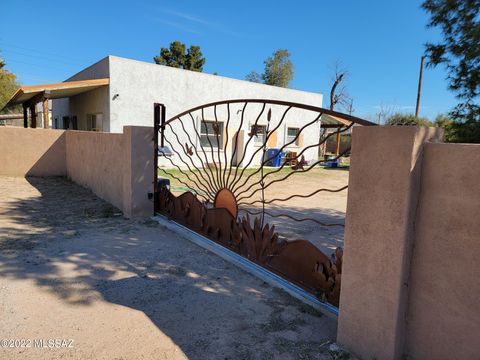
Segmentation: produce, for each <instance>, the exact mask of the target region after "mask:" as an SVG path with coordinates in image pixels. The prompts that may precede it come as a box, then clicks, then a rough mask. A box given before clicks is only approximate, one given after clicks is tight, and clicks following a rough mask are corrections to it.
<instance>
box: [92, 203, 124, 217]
mask: <svg viewBox="0 0 480 360" xmlns="http://www.w3.org/2000/svg"><path fill="white" fill-rule="evenodd" d="M119 211H120V210H118V209H116V208H115V207H113V206H112V205H110V204H102V205H99V206H95V207H91V208H87V209H84V210H83V214H84V215H85V216H86V217H87V218H100V219H105V218H111V217H114V216H119V215H121V213H120V212H119Z"/></svg>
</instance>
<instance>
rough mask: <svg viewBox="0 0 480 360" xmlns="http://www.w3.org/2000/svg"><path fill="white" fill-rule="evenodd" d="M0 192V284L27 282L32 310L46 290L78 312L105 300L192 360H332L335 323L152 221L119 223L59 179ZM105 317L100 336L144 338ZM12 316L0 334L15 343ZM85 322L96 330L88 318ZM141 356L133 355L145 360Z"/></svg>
mask: <svg viewBox="0 0 480 360" xmlns="http://www.w3.org/2000/svg"><path fill="white" fill-rule="evenodd" d="M0 189H1V190H0V191H1V192H2V193H1V195H2V197H1V199H2V200H1V202H0V217H1V219H3V220H1V223H0V225H1V226H0V282H1V284H2V285H3V284H5V285H4V286H5V287H6V288H8V286H9V284H11V283H12V282H14V281H17V282H18V281H23V280H25V281H29V282H33V284H34V287H33V290H31V291H32V293H31V294H25V295H24V296H30V297H32V299H31V300H25V301H31V302H32V303H33V304H35V301H37V300H36V297H38V298H39V299H40V298H41V296H40V294H41V293H43V292H47V293H49V294H52V295H54V297H55V298H56V299H59V300H60V301H61V303H62V304H66V305H67V306H72V305H74V306H75V307H76V308H78V307H92V306H96V304H98V303H99V302H107V303H111V304H118V305H122V306H124V307H127V308H129V309H135V310H139V311H141V312H142V313H144V314H145V315H146V316H147V317H148V319H150V321H151V322H152V323H153V324H154V325H155V326H156V328H158V330H159V331H160V332H162V333H164V334H166V335H167V336H168V337H170V338H171V339H172V341H173V342H174V343H175V344H176V345H177V346H178V347H180V349H181V351H182V352H183V353H184V354H185V355H186V356H187V357H188V358H191V359H207V358H208V359H217V358H219V359H274V358H279V357H281V358H285V359H290V358H291V359H297V358H311V359H330V358H332V356H333V355H332V354H331V353H330V352H329V351H328V345H329V344H330V343H331V342H332V341H333V340H334V337H335V334H336V322H335V321H334V320H332V319H330V318H327V317H326V316H322V314H321V313H319V312H318V311H315V310H314V309H312V308H310V307H308V306H305V305H304V304H302V303H300V302H298V301H297V300H295V299H293V298H292V297H290V296H289V295H287V294H286V293H283V292H282V291H279V290H277V289H274V288H272V287H270V286H269V285H268V284H266V283H264V282H262V281H261V280H259V279H257V278H254V277H253V276H251V275H249V274H247V273H245V272H243V271H241V270H239V269H237V268H236V267H233V266H232V265H230V264H229V263H227V262H225V261H224V260H222V259H221V258H219V257H217V256H215V255H212V254H210V253H208V252H206V251H205V250H203V249H201V248H199V247H197V246H195V245H193V244H191V243H189V242H187V241H186V240H184V239H182V238H180V237H178V236H176V235H175V234H173V233H171V232H169V231H167V230H166V229H164V228H162V227H160V226H159V225H158V224H156V223H155V222H152V221H151V220H148V219H143V220H137V221H132V220H127V219H124V218H123V217H122V216H121V214H120V213H119V211H118V210H117V209H115V208H113V207H112V206H110V205H109V204H107V203H105V202H104V201H102V200H100V199H98V198H97V197H96V196H94V195H93V194H92V193H91V192H90V191H88V190H86V189H83V188H81V187H79V186H77V185H75V184H72V183H70V182H69V181H67V180H65V179H63V178H48V179H43V178H29V179H28V182H27V181H25V180H24V179H11V178H0ZM12 291H13V290H12ZM20 295H21V294H19V296H20ZM5 301H7V300H5V299H4V302H5ZM38 301H40V300H38ZM6 306H7V307H8V306H9V305H8V304H7V305H6ZM11 306H12V309H15V306H16V305H11ZM39 306H42V310H43V311H45V310H48V309H49V308H54V307H57V306H58V305H57V303H55V302H54V303H44V304H41V303H39ZM50 310H51V309H50ZM12 311H13V312H12V314H14V312H15V310H12ZM18 311H21V309H20V310H18ZM108 311H112V314H113V315H112V321H111V323H107V324H103V326H104V328H103V331H111V332H118V334H117V335H118V337H119V338H126V337H128V336H129V332H130V331H135V335H136V336H139V337H140V338H141V337H142V336H141V335H142V333H141V332H142V331H144V330H142V324H137V323H135V324H131V326H132V329H118V328H117V327H116V320H115V319H117V320H119V321H120V319H121V317H122V314H123V315H124V313H121V312H120V313H119V312H117V309H116V308H115V309H110V308H109V310H108ZM11 316H12V321H11V323H9V322H8V319H4V320H2V321H3V322H2V326H3V327H4V328H5V331H6V332H8V331H10V332H9V333H10V334H11V335H18V336H20V335H21V334H15V326H18V324H17V325H15V324H13V323H14V322H15V321H17V320H13V319H14V315H11ZM21 321H23V320H21ZM25 321H27V323H26V325H28V324H29V323H28V321H33V320H25ZM68 321H69V320H68V319H62V324H63V325H64V326H68ZM84 321H85V324H84V325H85V327H86V328H87V329H88V327H89V326H95V319H84ZM20 325H21V324H20ZM42 326H43V328H42V329H44V330H45V331H47V328H48V326H52V327H54V326H59V325H58V323H56V322H55V321H54V322H53V323H52V324H50V325H49V324H43V325H42ZM6 327H10V328H9V329H7V328H6ZM95 330H98V329H95ZM90 331H93V329H90ZM146 335H148V334H146ZM146 335H145V336H146ZM95 336H98V337H99V338H100V339H101V337H102V333H101V332H99V333H98V334H97V335H95ZM132 336H133V335H132ZM98 341H100V342H101V340H98ZM150 345H151V344H150ZM98 346H99V349H103V348H102V347H101V346H103V344H101V343H100V345H98ZM78 351H79V353H77V355H78V356H79V357H83V354H82V351H83V350H82V349H78ZM99 351H100V350H99ZM144 351H145V352H144V353H141V352H140V353H137V354H136V355H138V357H139V356H140V355H141V356H145V354H147V358H148V354H150V353H147V352H146V351H147V347H145V349H144ZM148 351H152V352H151V354H155V353H156V352H158V351H160V350H158V349H157V350H155V348H153V349H150V350H148ZM138 357H137V358H138Z"/></svg>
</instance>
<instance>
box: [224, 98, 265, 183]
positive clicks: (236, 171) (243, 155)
mask: <svg viewBox="0 0 480 360" xmlns="http://www.w3.org/2000/svg"><path fill="white" fill-rule="evenodd" d="M266 106H267V104H266V103H265V102H264V103H263V106H262V110H261V111H260V113H259V114H258V116H257V118H256V120H255V123H254V125H253V126H257V125H258V120H260V117H261V116H262V114H263V112H264V111H265V107H266ZM252 139H253V136H250V137H249V138H248V140H247V142H246V144H245V145H244V149H246V148H248V144H250V141H252ZM246 153H247V152H246V151H244V152H243V154H242V158H241V159H240V161H238V162H237V166H236V168H235V175H234V177H233V180H232V185H231V186H230V187H233V185H235V180H236V179H237V173H238V167H239V165H240V164H241V163H242V162H243V160H245V154H246ZM242 174H243V171H242ZM241 177H242V176H241V175H240V177H239V179H241Z"/></svg>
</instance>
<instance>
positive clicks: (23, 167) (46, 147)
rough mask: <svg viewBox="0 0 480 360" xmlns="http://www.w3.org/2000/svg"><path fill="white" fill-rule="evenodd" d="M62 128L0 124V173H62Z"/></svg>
mask: <svg viewBox="0 0 480 360" xmlns="http://www.w3.org/2000/svg"><path fill="white" fill-rule="evenodd" d="M65 143H66V142H65V131H63V130H49V129H31V128H28V129H24V128H14V127H0V175H3V176H64V175H66V165H65V164H66V163H65Z"/></svg>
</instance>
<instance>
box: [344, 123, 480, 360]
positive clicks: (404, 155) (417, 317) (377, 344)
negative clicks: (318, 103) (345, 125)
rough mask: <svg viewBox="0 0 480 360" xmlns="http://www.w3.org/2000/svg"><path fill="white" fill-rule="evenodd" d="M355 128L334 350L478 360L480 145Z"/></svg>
mask: <svg viewBox="0 0 480 360" xmlns="http://www.w3.org/2000/svg"><path fill="white" fill-rule="evenodd" d="M441 137H442V132H441V130H440V129H434V128H430V129H427V128H424V127H410V126H408V127H387V126H382V127H356V128H354V129H353V139H352V157H351V166H350V174H349V176H350V177H349V191H348V201H347V215H346V224H345V243H344V246H345V248H344V257H343V268H342V285H341V295H340V315H339V323H338V334H337V342H339V343H340V344H342V345H344V346H346V347H347V348H349V349H350V350H351V351H352V352H353V353H355V354H356V355H358V356H359V357H361V358H364V359H372V358H376V359H379V360H381V359H388V360H390V359H406V358H408V359H412V360H415V359H474V358H476V357H478V354H480V343H479V342H478V334H479V333H480V312H479V311H478V309H480V297H479V296H478V294H480V280H479V278H478V274H479V273H480V262H479V261H478V258H479V256H480V222H479V221H478V213H479V212H480V201H479V199H480V183H479V182H478V179H479V178H480V167H479V166H475V165H476V164H480V145H474V144H471V145H465V144H444V143H441V142H440V139H441Z"/></svg>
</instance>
